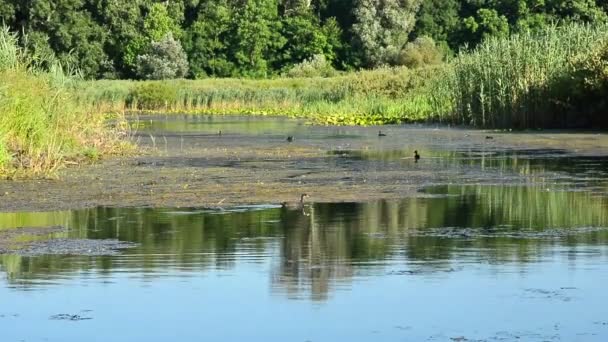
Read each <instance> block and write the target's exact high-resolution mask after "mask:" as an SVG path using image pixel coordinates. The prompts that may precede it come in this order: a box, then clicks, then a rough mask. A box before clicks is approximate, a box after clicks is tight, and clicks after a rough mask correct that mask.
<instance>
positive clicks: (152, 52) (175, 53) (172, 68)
mask: <svg viewBox="0 0 608 342" xmlns="http://www.w3.org/2000/svg"><path fill="white" fill-rule="evenodd" d="M187 73H188V57H187V56H186V53H185V52H184V49H183V48H182V45H181V44H180V42H178V41H176V40H175V39H174V38H173V35H172V34H168V35H166V36H165V37H164V38H163V39H162V40H161V41H159V42H153V43H152V44H151V45H150V48H149V51H148V53H146V54H144V55H140V56H137V76H138V77H140V78H142V79H146V80H164V79H172V78H183V77H184V76H186V74H187Z"/></svg>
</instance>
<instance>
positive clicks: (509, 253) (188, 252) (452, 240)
mask: <svg viewBox="0 0 608 342" xmlns="http://www.w3.org/2000/svg"><path fill="white" fill-rule="evenodd" d="M426 192H427V193H429V194H432V195H433V196H434V197H430V198H412V199H407V200H402V201H378V202H371V203H340V204H314V205H310V206H308V207H307V208H305V212H304V213H303V212H302V211H300V210H289V209H286V208H276V207H268V208H263V207H262V208H258V210H246V211H243V210H235V211H234V212H214V211H208V210H207V211H206V210H198V209H187V210H185V209H179V210H177V209H162V210H159V209H149V208H129V209H126V208H123V209H119V208H98V209H87V210H79V211H73V212H56V213H9V214H0V227H2V228H8V227H15V226H22V225H28V226H35V225H39V226H42V225H57V224H63V225H66V226H68V227H69V228H70V230H69V232H68V233H65V234H64V236H63V237H70V238H90V239H107V238H117V239H119V240H121V241H129V242H137V243H139V244H140V245H139V246H138V247H136V248H133V249H129V250H126V251H125V252H124V253H123V255H120V256H108V257H96V258H89V257H70V258H65V257H60V256H44V257H35V258H32V257H20V256H14V255H5V256H2V257H1V268H2V270H4V271H5V272H6V273H7V274H8V277H9V281H10V282H11V283H12V284H13V285H17V284H19V286H21V287H23V288H29V287H35V286H36V285H37V284H39V283H41V284H46V283H47V282H53V279H55V278H57V279H62V278H65V277H76V276H78V275H79V274H81V273H82V272H85V273H87V274H89V273H88V272H90V271H95V272H97V273H98V276H99V277H106V276H108V275H110V274H112V273H114V272H118V273H124V272H129V273H130V274H139V275H140V276H141V277H142V279H147V280H150V279H154V278H156V277H162V276H164V275H166V274H168V273H171V272H184V273H189V272H200V271H205V270H230V269H232V268H233V267H235V265H236V264H237V263H240V262H247V263H253V264H256V263H260V264H262V263H264V262H266V261H270V262H271V265H272V267H271V270H270V271H271V274H270V277H271V283H272V288H273V289H274V290H275V291H278V292H281V293H285V294H287V295H288V296H289V297H294V298H299V297H301V296H306V293H308V296H309V297H310V298H311V299H313V300H326V299H327V298H328V295H329V294H330V293H331V291H332V289H333V288H334V287H335V286H340V284H345V285H348V284H349V283H350V282H352V280H353V278H354V277H366V276H370V275H375V276H379V275H386V274H387V272H390V271H391V270H392V269H391V268H392V267H394V264H395V262H398V263H399V264H400V265H401V266H399V267H400V268H399V271H400V272H410V273H415V272H437V271H446V270H452V269H453V267H454V265H456V264H459V263H462V262H465V263H466V262H476V261H480V260H483V261H485V262H490V263H505V262H516V263H523V264H525V263H529V262H534V261H537V260H538V259H539V258H540V257H542V255H543V253H545V252H549V251H550V250H551V249H552V248H554V245H555V244H556V243H558V244H559V245H561V246H566V247H567V246H578V245H605V244H607V243H608V230H607V231H604V230H603V229H590V228H591V227H600V228H601V227H608V200H607V199H606V198H605V197H597V196H594V195H593V194H590V193H588V192H573V191H547V189H545V188H544V187H523V186H443V187H436V188H430V189H427V191H426ZM448 228H449V229H448ZM463 229H466V234H463ZM556 229H558V230H556ZM560 231H561V232H564V233H559V232H560ZM569 231H570V234H568V232H569ZM539 232H547V234H540V235H539V234H538V233H539ZM556 232H558V233H556ZM506 233H509V234H506ZM514 233H517V234H514ZM573 257H574V258H576V256H573Z"/></svg>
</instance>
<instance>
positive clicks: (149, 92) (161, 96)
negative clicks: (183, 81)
mask: <svg viewBox="0 0 608 342" xmlns="http://www.w3.org/2000/svg"><path fill="white" fill-rule="evenodd" d="M177 97H178V93H177V87H175V86H174V85H173V84H169V83H164V82H150V83H144V84H141V85H138V86H136V87H135V88H133V90H131V92H130V93H129V95H128V96H127V100H126V103H125V104H126V106H127V107H130V108H137V109H147V110H156V109H166V108H168V107H169V106H170V105H171V104H173V103H174V102H175V101H176V99H177Z"/></svg>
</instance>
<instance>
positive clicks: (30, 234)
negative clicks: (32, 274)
mask: <svg viewBox="0 0 608 342" xmlns="http://www.w3.org/2000/svg"><path fill="white" fill-rule="evenodd" d="M67 231H68V230H67V228H65V227H62V226H49V227H24V228H14V229H8V230H3V231H0V255H2V254H15V255H22V256H40V255H86V256H100V255H116V254H118V253H120V251H121V250H123V249H125V248H132V247H135V246H138V244H136V243H131V242H123V241H119V240H116V239H107V240H92V239H68V238H62V237H58V235H61V234H64V233H66V232H67Z"/></svg>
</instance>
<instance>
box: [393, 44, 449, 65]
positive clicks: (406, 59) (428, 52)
mask: <svg viewBox="0 0 608 342" xmlns="http://www.w3.org/2000/svg"><path fill="white" fill-rule="evenodd" d="M443 56H444V54H443V52H442V51H441V49H440V48H439V47H438V46H437V45H436V44H435V41H434V40H433V39H432V38H429V37H419V38H416V40H414V41H413V42H410V43H407V44H406V45H405V47H404V48H403V50H401V52H400V53H399V57H398V58H397V64H398V65H404V66H406V67H408V68H420V67H423V66H426V65H436V64H440V63H441V62H442V60H443Z"/></svg>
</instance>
